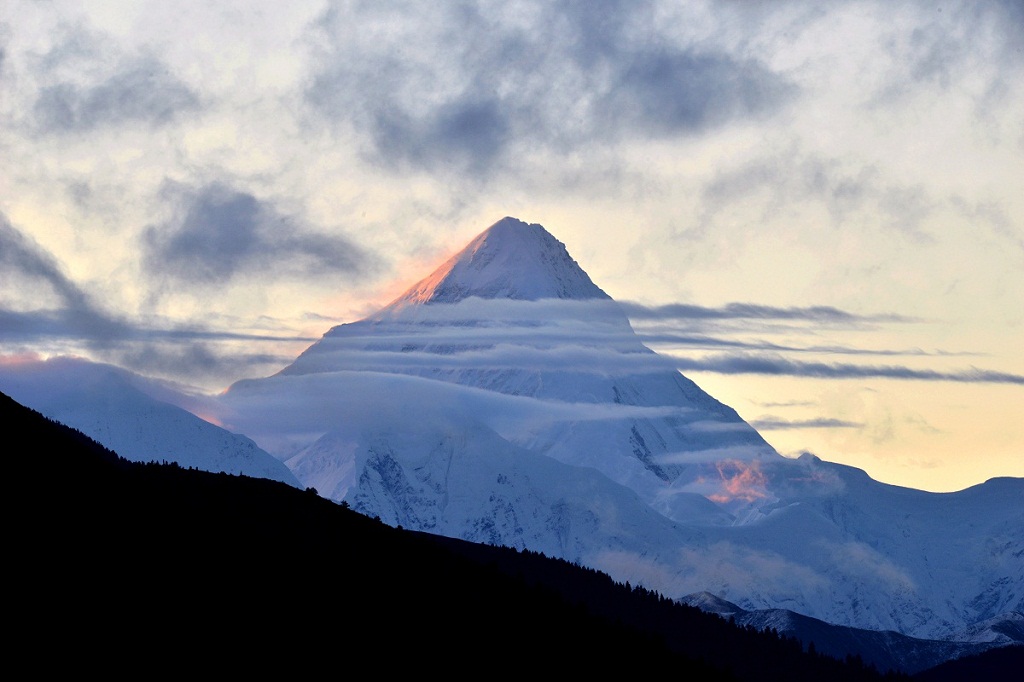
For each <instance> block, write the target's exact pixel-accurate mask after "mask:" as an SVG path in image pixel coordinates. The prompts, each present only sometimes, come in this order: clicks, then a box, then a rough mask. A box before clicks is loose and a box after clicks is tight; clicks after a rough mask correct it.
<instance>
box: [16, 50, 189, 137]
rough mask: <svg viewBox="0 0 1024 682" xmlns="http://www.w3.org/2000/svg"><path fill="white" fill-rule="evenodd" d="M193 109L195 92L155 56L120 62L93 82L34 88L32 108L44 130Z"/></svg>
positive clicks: (158, 118)
mask: <svg viewBox="0 0 1024 682" xmlns="http://www.w3.org/2000/svg"><path fill="white" fill-rule="evenodd" d="M198 108H199V96H198V94H197V93H196V92H195V91H194V90H192V89H191V88H189V87H188V85H186V84H185V83H184V82H183V81H181V80H180V79H179V78H177V77H176V76H175V75H174V74H172V73H171V72H170V71H169V70H168V69H167V67H166V66H165V65H164V64H163V63H161V62H160V61H158V60H157V59H155V58H153V57H149V56H144V57H140V58H138V59H136V60H135V61H132V62H127V63H124V64H122V65H121V67H120V69H119V70H118V71H115V72H114V73H113V74H111V75H109V76H108V77H107V78H106V79H105V80H102V81H100V82H98V83H94V84H88V85H82V84H79V83H74V82H70V81H67V80H64V81H60V82H57V83H54V84H52V85H47V86H45V87H43V88H41V89H40V91H39V95H38V97H37V98H36V101H35V104H34V105H33V107H32V111H33V114H34V116H35V121H36V124H37V126H38V127H39V128H40V129H42V130H43V131H45V132H59V133H69V132H88V131H91V130H94V129H96V128H100V127H104V126H117V125H121V124H125V123H145V124H149V125H154V126H157V125H162V124H165V123H168V122H170V121H171V120H173V119H174V118H175V117H177V116H178V115H179V114H182V113H184V112H187V111H192V110H196V109H198Z"/></svg>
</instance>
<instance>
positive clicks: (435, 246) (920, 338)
mask: <svg viewBox="0 0 1024 682" xmlns="http://www.w3.org/2000/svg"><path fill="white" fill-rule="evenodd" d="M0 155H2V158H3V164H2V166H0V356H3V358H4V360H3V361H5V362H16V361H19V360H20V359H25V358H45V357H51V356H55V355H67V354H71V355H78V356H82V357H87V358H91V359H94V360H97V361H102V362H108V363H112V364H116V365H119V366H123V367H126V368H129V369H132V370H134V371H137V372H141V373H143V374H147V375H149V376H154V377H159V378H165V379H170V380H174V381H177V382H179V383H180V384H182V385H183V386H190V387H195V389H196V390H200V391H207V392H211V393H213V392H218V391H220V390H222V389H224V388H225V387H227V386H229V385H230V384H231V383H232V382H234V381H236V380H238V379H242V378H253V377H260V376H267V375H269V374H272V373H274V372H276V371H278V370H279V369H281V368H282V367H284V366H286V365H287V364H289V363H290V361H291V360H292V359H294V357H295V356H296V355H297V354H298V353H300V352H301V351H302V350H303V349H304V348H306V347H307V346H308V345H309V344H310V343H312V342H313V341H315V340H316V339H317V338H319V337H320V335H321V334H323V333H324V332H325V331H326V330H327V329H329V328H330V327H332V326H334V325H336V324H339V323H342V322H349V321H353V320H357V319H360V318H362V317H364V316H366V315H368V314H370V313H372V312H374V311H375V310H376V309H377V308H379V307H380V306H382V305H384V304H386V303H388V302H389V301H390V300H391V299H393V298H394V297H395V296H397V295H398V294H400V293H401V292H402V291H403V290H404V289H406V288H407V287H409V286H410V285H412V284H413V283H414V282H416V281H418V280H419V279H421V278H422V277H425V276H426V275H428V274H429V273H430V272H431V271H432V270H433V269H434V268H435V267H437V266H438V265H439V264H440V263H441V262H443V261H444V260H445V259H446V258H447V257H448V256H450V255H451V254H452V253H454V252H455V251H457V250H458V249H459V248H461V247H462V246H464V245H465V244H466V243H467V242H468V241H469V240H470V239H472V238H473V237H474V236H476V235H477V234H478V233H480V232H481V231H482V230H484V229H485V228H486V227H487V226H489V225H491V224H492V223H494V222H495V221H497V220H499V219H500V218H502V217H504V216H515V217H517V218H520V219H522V220H525V221H527V222H531V223H539V224H541V225H543V226H544V227H545V228H546V229H547V230H548V231H549V232H551V233H552V234H553V235H554V236H555V237H556V238H558V239H559V240H560V241H562V242H563V243H565V245H566V247H567V248H568V250H569V253H570V254H571V255H572V257H573V258H575V259H576V260H577V261H578V262H579V264H580V265H581V266H582V267H583V269H584V270H585V271H586V272H587V273H588V274H589V275H590V277H591V278H592V279H593V280H594V281H595V283H597V284H598V286H600V287H601V288H602V289H604V290H605V291H606V292H607V293H608V294H609V295H611V296H612V297H613V298H614V299H615V300H617V301H619V302H621V303H622V304H623V305H624V306H625V307H626V310H627V313H628V314H629V316H630V319H631V321H632V324H633V327H634V329H635V330H636V331H637V333H638V334H640V335H641V337H642V339H643V340H644V342H645V343H646V344H647V345H648V346H650V347H651V348H652V349H654V350H656V351H658V352H659V353H662V354H664V355H666V356H667V357H669V358H671V359H672V360H673V361H674V363H675V364H676V366H677V368H678V369H679V370H681V371H682V372H683V373H684V374H686V375H687V376H688V377H690V378H691V379H693V380H694V381H696V382H697V383H698V384H699V385H700V386H701V387H702V388H704V389H705V390H706V391H708V392H709V393H711V394H712V395H713V396H715V397H716V398H718V399H719V400H721V401H723V402H725V403H726V404H728V405H730V406H732V407H734V408H735V409H736V410H737V411H738V412H739V413H740V415H741V416H743V417H744V418H745V419H747V420H748V421H749V422H751V423H752V424H753V425H754V426H756V427H757V428H758V429H759V430H760V431H761V433H762V434H763V435H764V436H765V438H766V439H767V440H768V441H769V442H770V443H771V444H772V445H773V446H775V448H776V449H777V450H778V451H779V452H781V453H782V454H785V455H797V454H799V453H800V452H803V451H809V452H813V453H814V454H816V455H818V456H819V457H822V458H823V459H827V460H830V461H836V462H841V463H845V464H850V465H853V466H857V467H860V468H863V469H865V470H866V471H867V472H868V473H869V474H871V475H872V476H873V477H874V478H876V479H878V480H882V481H885V482H889V483H894V484H898V485H905V486H910V487H915V488H922V489H925V490H933V491H950V490H959V489H962V488H964V487H967V486H970V485H974V484H977V483H980V482H982V481H984V480H987V479H988V478H991V477H993V476H1024V419H1021V415H1022V414H1024V351H1022V350H1021V348H1022V347H1024V305H1022V301H1024V180H1022V178H1024V5H1022V4H1021V3H1020V2H1017V1H1007V2H980V3H979V2H941V1H939V2H877V3H876V2H839V1H836V2H827V1H826V2H785V1H780V2H771V3H767V2H765V3H759V2H728V1H723V2H706V3H705V2H687V3H679V2H643V1H642V0H636V1H630V2H621V3H620V2H561V3H540V2H507V1H506V2H438V3H413V2H408V3H405V2H365V3H362V2H337V3H332V2H324V1H316V2H312V1H311V2H303V1H302V0H296V1H294V2H289V3H279V2H261V1H247V2H218V3H205V2H202V3H201V2H188V1H183V2H176V3H159V2H144V1H133V2H106V1H103V0H96V1H95V2H89V3H78V2H46V1H33V2H21V1H19V0H6V1H5V2H4V3H3V5H2V7H0Z"/></svg>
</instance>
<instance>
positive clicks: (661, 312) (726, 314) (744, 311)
mask: <svg viewBox="0 0 1024 682" xmlns="http://www.w3.org/2000/svg"><path fill="white" fill-rule="evenodd" d="M619 305H620V306H622V308H623V310H624V311H625V313H626V315H628V316H629V317H630V319H634V320H644V321H647V320H658V321H661V320H751V319H753V320H793V321H808V322H829V323H842V324H850V325H853V324H859V323H863V322H918V321H919V320H918V319H916V318H913V317H907V316H905V315H898V314H896V313H877V314H872V315H860V314H857V313H851V312H848V311H845V310H840V309H839V308H835V307H832V306H809V307H788V308H779V307H775V306H766V305H758V304H756V303H728V304H726V305H724V306H719V307H707V306H701V305H694V304H689V303H669V304H665V305H659V306H645V305H641V304H639V303H633V302H630V301H626V302H623V303H620V304H619Z"/></svg>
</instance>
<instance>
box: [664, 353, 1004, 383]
mask: <svg viewBox="0 0 1024 682" xmlns="http://www.w3.org/2000/svg"><path fill="white" fill-rule="evenodd" d="M676 367H678V368H679V369H680V370H681V371H696V372H715V373H718V374H768V375H780V376H797V377H813V378H819V379H860V378H879V379H906V380H916V381H955V382H964V383H996V384H1021V385H1024V375H1020V374H1011V373H1008V372H997V371H992V370H984V369H977V368H971V369H965V370H958V371H952V372H943V371H937V370H929V369H912V368H910V367H901V366H898V365H852V364H847V363H833V364H829V363H824V362H798V361H795V360H786V359H784V358H780V357H776V356H767V355H718V356H712V357H706V358H700V359H692V358H676Z"/></svg>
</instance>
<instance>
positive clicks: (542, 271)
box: [385, 217, 610, 310]
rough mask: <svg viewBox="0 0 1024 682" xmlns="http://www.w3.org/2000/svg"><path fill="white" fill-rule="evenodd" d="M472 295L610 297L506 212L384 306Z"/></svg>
mask: <svg viewBox="0 0 1024 682" xmlns="http://www.w3.org/2000/svg"><path fill="white" fill-rule="evenodd" d="M474 296H475V297H479V298H490V299H494V298H507V299H513V300H522V301H536V300H539V299H544V298H561V299H573V300H586V299H595V298H598V299H608V298H610V297H609V296H608V294H606V293H605V292H604V291H602V290H601V289H600V288H599V287H598V286H597V285H596V284H594V282H593V281H591V279H590V277H589V276H588V275H587V273H586V272H584V271H583V269H582V268H580V266H579V265H578V264H577V263H576V261H574V260H573V259H572V258H571V257H570V256H569V252H568V251H567V250H566V248H565V245H564V244H563V243H562V242H560V241H558V240H557V239H555V238H554V237H553V236H552V235H551V233H549V232H548V231H547V230H545V229H544V228H543V227H542V226H540V225H538V224H536V223H525V222H523V221H522V220H518V219H517V218H512V217H505V218H502V219H501V220H499V221H498V222H496V223H494V224H493V225H491V226H490V227H488V228H487V229H486V230H484V231H483V232H481V233H480V234H479V235H477V237H476V238H475V239H473V240H472V241H471V242H469V244H468V245H467V246H466V247H465V248H464V249H462V250H461V251H459V252H458V253H457V254H455V255H454V256H452V257H451V258H450V259H449V260H448V261H447V262H445V263H444V264H443V265H442V266H441V267H439V268H438V269H437V270H435V271H434V272H433V273H432V274H431V275H430V276H428V277H426V278H425V279H423V280H420V281H419V282H418V283H416V284H415V285H413V286H412V287H411V288H410V289H409V290H407V291H406V292H405V293H404V294H402V295H401V296H399V297H398V298H397V299H395V300H394V301H392V302H391V303H390V304H389V305H388V306H387V307H386V308H385V310H396V309H400V308H404V307H406V306H409V305H414V304H431V303H457V302H458V301H461V300H463V299H467V298H470V297H474Z"/></svg>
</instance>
